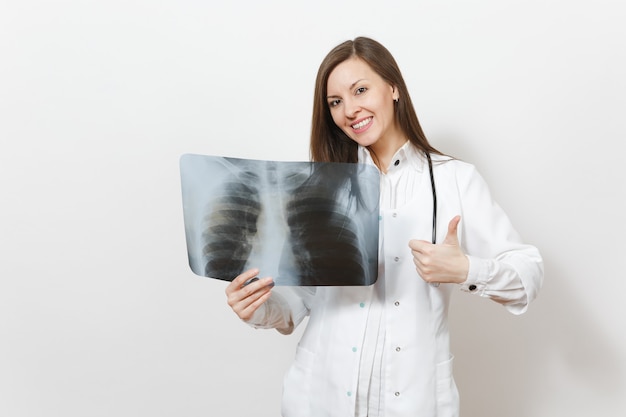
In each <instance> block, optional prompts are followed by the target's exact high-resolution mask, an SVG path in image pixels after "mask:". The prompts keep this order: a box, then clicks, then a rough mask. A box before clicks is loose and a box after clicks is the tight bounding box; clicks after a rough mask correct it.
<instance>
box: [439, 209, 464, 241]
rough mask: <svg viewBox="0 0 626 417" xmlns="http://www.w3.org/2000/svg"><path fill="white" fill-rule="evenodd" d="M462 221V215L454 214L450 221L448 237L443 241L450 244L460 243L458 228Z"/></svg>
mask: <svg viewBox="0 0 626 417" xmlns="http://www.w3.org/2000/svg"><path fill="white" fill-rule="evenodd" d="M460 221H461V216H454V217H453V218H452V220H450V223H448V234H447V235H446V238H445V239H444V240H443V243H445V244H448V245H458V244H459V238H458V236H457V228H458V226H459V222H460Z"/></svg>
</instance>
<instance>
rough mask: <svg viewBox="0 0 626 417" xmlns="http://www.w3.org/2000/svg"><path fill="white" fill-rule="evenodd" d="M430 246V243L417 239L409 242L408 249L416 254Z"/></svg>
mask: <svg viewBox="0 0 626 417" xmlns="http://www.w3.org/2000/svg"><path fill="white" fill-rule="evenodd" d="M430 245H432V243H430V242H428V241H426V240H419V239H412V240H409V248H411V250H412V251H414V252H418V253H421V252H423V251H424V249H425V248H427V247H428V246H430Z"/></svg>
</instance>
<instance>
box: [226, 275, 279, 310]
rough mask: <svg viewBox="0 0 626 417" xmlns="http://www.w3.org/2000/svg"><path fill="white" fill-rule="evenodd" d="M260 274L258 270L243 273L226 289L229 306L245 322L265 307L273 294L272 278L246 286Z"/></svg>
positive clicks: (259, 280) (262, 279)
mask: <svg viewBox="0 0 626 417" xmlns="http://www.w3.org/2000/svg"><path fill="white" fill-rule="evenodd" d="M258 273H259V270H258V269H256V268H253V269H249V270H247V271H245V272H243V273H242V274H241V275H239V276H237V278H235V279H233V281H232V282H231V283H230V284H229V285H228V286H227V287H226V298H227V302H228V305H229V306H230V308H232V309H233V311H234V312H235V314H237V316H239V318H240V319H241V320H243V321H248V320H250V319H251V318H252V316H253V315H254V312H255V311H256V310H257V309H258V308H259V307H260V306H261V305H263V303H264V302H266V301H267V299H268V298H269V297H270V295H271V294H272V288H273V287H274V280H273V279H272V278H271V277H266V278H261V279H258V280H255V281H253V282H250V283H249V284H248V285H244V284H245V283H246V282H247V281H248V280H251V279H252V278H255V277H256V276H257V275H258Z"/></svg>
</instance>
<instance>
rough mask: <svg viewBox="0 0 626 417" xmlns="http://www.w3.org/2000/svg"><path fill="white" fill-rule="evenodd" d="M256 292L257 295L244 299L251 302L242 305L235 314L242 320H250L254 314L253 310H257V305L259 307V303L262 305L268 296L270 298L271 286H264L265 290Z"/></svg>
mask: <svg viewBox="0 0 626 417" xmlns="http://www.w3.org/2000/svg"><path fill="white" fill-rule="evenodd" d="M257 294H259V296H258V297H254V298H253V297H249V298H247V299H246V301H251V302H250V303H249V304H247V305H245V306H242V307H243V308H242V309H241V310H240V311H239V313H238V314H237V315H238V316H239V318H241V319H242V320H244V321H245V320H250V319H251V318H252V316H253V315H254V312H255V311H257V310H258V309H259V307H261V305H263V303H265V302H266V301H267V300H268V298H270V296H271V295H272V290H271V287H268V288H266V291H265V292H259V293H257ZM252 300H254V301H252Z"/></svg>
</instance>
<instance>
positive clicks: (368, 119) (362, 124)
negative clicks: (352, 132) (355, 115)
mask: <svg viewBox="0 0 626 417" xmlns="http://www.w3.org/2000/svg"><path fill="white" fill-rule="evenodd" d="M371 121H372V118H371V117H368V118H367V119H365V120H362V121H360V122H359V123H357V124H355V125H352V129H360V128H362V127H363V126H367V125H368V124H370V122H371Z"/></svg>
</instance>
